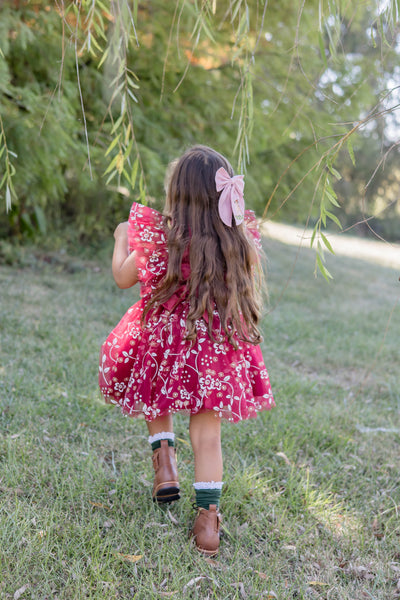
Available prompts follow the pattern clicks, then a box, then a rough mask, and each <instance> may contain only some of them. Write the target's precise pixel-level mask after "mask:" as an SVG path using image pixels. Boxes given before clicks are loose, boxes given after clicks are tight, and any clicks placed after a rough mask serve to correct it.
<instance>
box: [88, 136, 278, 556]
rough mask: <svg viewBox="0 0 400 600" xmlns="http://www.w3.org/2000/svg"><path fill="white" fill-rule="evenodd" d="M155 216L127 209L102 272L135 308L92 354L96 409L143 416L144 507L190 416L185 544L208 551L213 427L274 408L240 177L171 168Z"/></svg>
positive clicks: (173, 470) (164, 498) (200, 162)
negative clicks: (128, 292) (134, 289)
mask: <svg viewBox="0 0 400 600" xmlns="http://www.w3.org/2000/svg"><path fill="white" fill-rule="evenodd" d="M171 171H172V172H171V174H170V176H169V182H168V186H167V197H166V203H165V208H164V212H163V214H160V213H159V212H157V211H156V210H154V209H152V208H150V207H148V206H142V205H140V204H137V203H134V204H133V206H132V208H131V211H130V215H129V221H128V222H126V223H121V224H120V225H118V227H117V228H116V230H115V232H114V238H115V246H114V254H113V260H112V272H113V276H114V279H115V281H116V283H117V285H118V286H119V287H120V288H129V287H131V286H133V285H134V284H135V283H137V282H138V281H139V282H140V293H141V299H140V300H139V302H137V303H136V304H134V305H133V306H132V307H131V308H130V309H129V310H128V312H127V313H126V314H125V316H124V317H123V318H122V320H121V321H120V323H119V324H118V325H117V326H116V328H115V329H114V330H113V331H112V332H111V333H110V335H109V336H108V338H107V339H106V341H105V342H104V344H103V346H102V348H101V355H100V372H99V384H100V388H101V391H102V393H103V395H104V397H105V400H106V401H107V402H111V403H113V404H117V405H119V406H120V407H121V408H122V411H123V412H124V413H125V414H127V415H129V416H132V417H136V416H140V415H144V418H145V419H146V422H147V427H148V431H149V442H150V444H151V446H152V450H153V466H154V471H155V478H154V487H153V500H154V501H157V502H159V503H162V502H172V501H174V500H178V499H179V497H180V496H179V483H178V473H177V465H176V456H175V447H174V446H175V444H174V433H173V414H174V413H176V412H178V411H179V412H181V411H183V412H185V413H188V414H189V415H190V423H189V432H190V440H191V444H192V448H193V453H194V476H195V483H194V489H195V493H196V504H197V507H198V512H197V516H196V518H195V522H194V525H193V529H192V532H191V533H192V536H193V538H194V541H195V545H196V547H197V549H198V550H199V551H200V552H201V553H203V554H205V555H208V556H212V555H215V554H217V552H218V548H219V527H220V513H219V501H220V496H221V489H222V484H223V482H222V453H221V420H222V419H223V418H224V419H227V420H229V421H233V422H237V421H241V420H243V419H248V418H250V417H255V416H256V413H257V412H258V411H261V410H266V409H270V408H272V407H273V406H274V400H273V397H272V392H271V386H270V383H269V378H268V373H267V370H266V368H265V365H264V361H263V357H262V354H261V350H260V346H259V343H260V341H261V335H260V332H259V330H258V322H259V317H260V309H261V306H260V295H259V290H258V289H257V279H258V276H259V275H260V273H261V271H260V260H259V249H260V236H259V232H258V228H257V222H256V219H255V216H254V213H253V212H251V211H248V210H245V209H244V199H243V187H244V182H243V176H242V175H236V176H234V173H233V169H232V167H231V165H230V164H229V162H228V161H227V160H226V159H225V158H224V157H223V156H222V155H221V154H219V153H218V152H216V151H215V150H212V149H211V148H208V147H206V146H195V147H193V148H191V149H190V150H188V151H187V152H185V153H184V154H183V156H182V157H181V158H180V159H179V160H178V161H175V162H174V163H173V164H172V165H171Z"/></svg>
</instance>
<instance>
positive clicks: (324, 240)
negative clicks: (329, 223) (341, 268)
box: [321, 231, 335, 254]
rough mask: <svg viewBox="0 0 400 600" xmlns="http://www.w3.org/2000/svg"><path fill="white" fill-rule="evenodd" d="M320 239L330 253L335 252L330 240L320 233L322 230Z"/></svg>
mask: <svg viewBox="0 0 400 600" xmlns="http://www.w3.org/2000/svg"><path fill="white" fill-rule="evenodd" d="M321 239H322V241H323V242H324V244H325V246H326V247H327V248H328V250H329V252H331V253H332V254H335V252H334V250H333V248H332V246H331V243H330V241H329V240H328V239H327V238H326V236H325V235H324V234H323V233H322V231H321Z"/></svg>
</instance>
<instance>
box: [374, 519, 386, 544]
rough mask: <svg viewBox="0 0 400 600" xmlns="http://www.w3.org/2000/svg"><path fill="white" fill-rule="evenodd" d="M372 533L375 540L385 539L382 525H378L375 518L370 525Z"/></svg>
mask: <svg viewBox="0 0 400 600" xmlns="http://www.w3.org/2000/svg"><path fill="white" fill-rule="evenodd" d="M372 533H373V534H374V536H375V537H376V539H377V540H381V539H382V538H384V537H385V529H384V527H383V525H382V523H380V522H379V521H378V519H377V518H376V517H375V519H374V520H373V523H372Z"/></svg>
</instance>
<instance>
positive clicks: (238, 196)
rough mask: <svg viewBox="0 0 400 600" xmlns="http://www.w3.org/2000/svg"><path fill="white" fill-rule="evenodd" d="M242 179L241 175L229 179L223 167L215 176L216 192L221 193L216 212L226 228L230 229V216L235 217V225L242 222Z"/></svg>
mask: <svg viewBox="0 0 400 600" xmlns="http://www.w3.org/2000/svg"><path fill="white" fill-rule="evenodd" d="M243 177H244V176H243V175H234V176H233V177H229V174H228V173H227V171H226V170H225V169H224V167H220V168H219V169H218V171H217V172H216V174H215V185H216V186H217V192H221V195H220V197H219V202H218V212H219V216H220V217H221V219H222V221H223V222H224V223H225V225H227V226H228V227H232V215H233V216H234V217H235V221H236V225H240V224H241V223H243V221H244V198H243V190H244V181H243ZM221 190H222V191H221Z"/></svg>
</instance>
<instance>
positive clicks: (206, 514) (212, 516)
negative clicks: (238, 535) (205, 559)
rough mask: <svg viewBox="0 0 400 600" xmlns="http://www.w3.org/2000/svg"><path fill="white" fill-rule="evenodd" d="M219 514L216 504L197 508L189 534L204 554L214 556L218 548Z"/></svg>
mask: <svg viewBox="0 0 400 600" xmlns="http://www.w3.org/2000/svg"><path fill="white" fill-rule="evenodd" d="M220 524H221V515H220V513H219V512H218V510H217V506H216V504H210V506H209V509H208V510H206V509H205V508H200V507H199V509H198V513H197V516H196V519H195V521H194V524H193V529H192V531H191V535H192V536H193V538H194V542H195V544H196V548H197V550H198V551H199V552H201V553H202V554H204V555H206V556H215V555H216V554H218V550H219V528H220Z"/></svg>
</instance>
